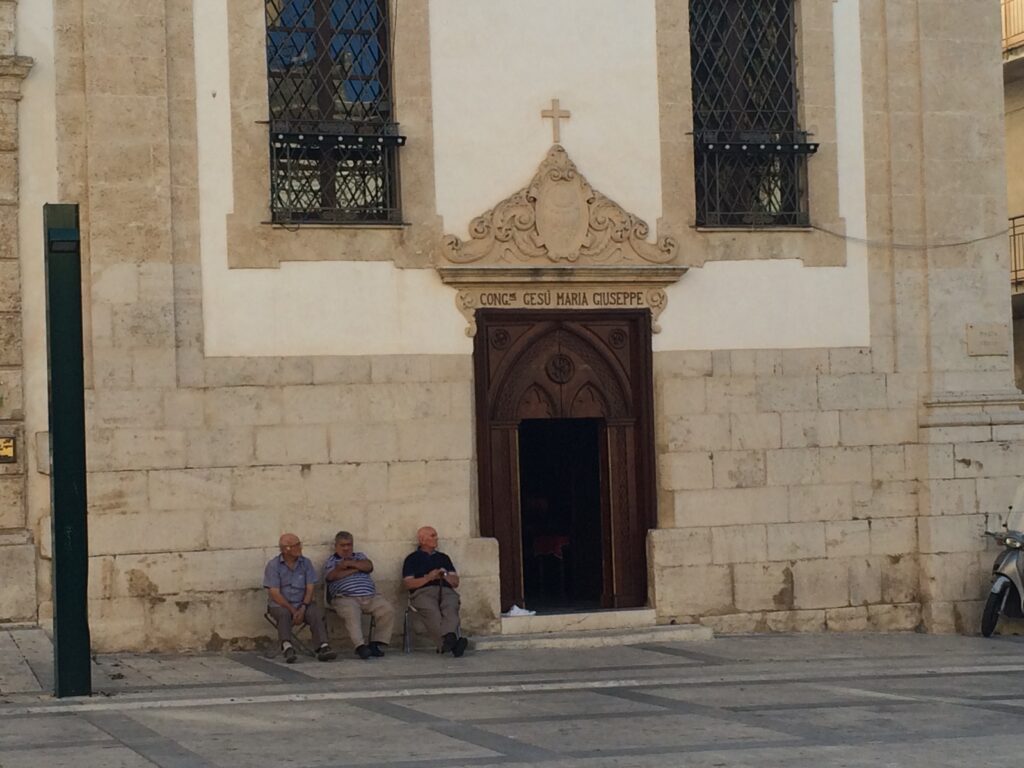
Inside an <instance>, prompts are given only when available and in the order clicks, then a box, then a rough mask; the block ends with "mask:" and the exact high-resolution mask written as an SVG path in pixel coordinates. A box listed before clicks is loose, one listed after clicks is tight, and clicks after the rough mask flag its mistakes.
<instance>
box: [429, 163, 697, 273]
mask: <svg viewBox="0 0 1024 768" xmlns="http://www.w3.org/2000/svg"><path fill="white" fill-rule="evenodd" d="M469 231H470V239H469V240H468V241H466V242H463V241H462V240H461V239H460V238H458V237H455V236H454V235H448V236H447V237H445V238H444V241H443V244H442V260H443V261H447V262H448V263H451V264H524V263H527V264H528V263H538V262H540V263H554V264H559V263H563V264H564V263H574V262H578V263H581V264H590V265H599V264H637V265H642V264H666V263H668V262H670V261H672V260H673V259H675V258H676V254H677V251H678V244H677V243H676V241H675V240H673V239H672V238H671V237H662V238H660V239H658V240H657V241H656V242H653V243H652V242H649V241H648V239H647V238H648V236H649V233H650V229H649V227H648V226H647V223H646V222H645V221H643V220H642V219H639V218H637V217H636V216H634V215H633V214H631V213H629V212H627V211H625V210H624V209H623V208H622V207H621V206H619V205H618V204H616V203H615V202H613V201H612V200H610V199H608V198H607V197H605V196H604V195H602V194H601V193H600V192H597V191H596V190H594V188H593V187H591V186H590V184H589V183H588V182H587V180H586V179H585V178H584V177H583V174H581V173H580V172H579V170H577V168H576V165H575V164H574V163H573V162H572V160H570V159H569V155H568V153H567V152H566V151H565V149H564V148H563V147H562V146H560V145H558V144H556V145H554V146H553V147H552V148H551V150H550V151H549V152H548V155H547V157H546V158H545V159H544V162H542V163H541V165H540V168H539V169H538V171H537V173H536V175H535V176H534V177H533V180H532V181H531V182H530V184H529V186H527V187H526V188H525V189H521V190H519V191H518V192H516V193H515V194H514V195H512V196H511V197H508V198H506V199H505V200H502V201H501V202H500V203H498V204H497V205H496V206H494V207H493V208H492V209H491V210H489V211H487V213H485V214H483V215H482V216H478V217H477V218H475V219H474V220H473V221H472V223H471V224H470V228H469Z"/></svg>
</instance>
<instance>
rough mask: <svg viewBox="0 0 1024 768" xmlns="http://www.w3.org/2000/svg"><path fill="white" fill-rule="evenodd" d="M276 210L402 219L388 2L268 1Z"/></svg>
mask: <svg viewBox="0 0 1024 768" xmlns="http://www.w3.org/2000/svg"><path fill="white" fill-rule="evenodd" d="M266 20H267V72H268V83H269V91H270V210H271V215H272V218H273V221H274V222H276V223H283V224H288V223H292V224H301V223H316V224H373V223H399V222H400V221H401V209H400V205H399V196H398V191H399V189H398V150H399V147H401V146H402V145H403V144H404V143H405V137H403V136H401V135H400V134H399V130H398V124H397V123H396V122H395V120H394V101H393V93H392V79H391V35H390V29H389V25H388V0H266Z"/></svg>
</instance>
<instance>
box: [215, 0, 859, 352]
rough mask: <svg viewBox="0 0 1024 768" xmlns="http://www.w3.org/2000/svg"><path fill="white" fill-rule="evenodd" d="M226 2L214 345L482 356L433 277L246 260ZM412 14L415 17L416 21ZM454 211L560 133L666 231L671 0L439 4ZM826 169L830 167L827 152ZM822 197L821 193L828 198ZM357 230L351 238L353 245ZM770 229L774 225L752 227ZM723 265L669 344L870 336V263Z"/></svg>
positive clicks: (854, 206) (848, 96) (851, 101)
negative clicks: (662, 119)
mask: <svg viewBox="0 0 1024 768" xmlns="http://www.w3.org/2000/svg"><path fill="white" fill-rule="evenodd" d="M857 5H858V3H857V0H836V2H835V4H834V6H833V7H834V13H835V17H834V23H835V30H836V45H835V63H836V72H837V83H836V89H837V94H841V96H842V98H839V99H837V101H838V103H839V105H840V107H839V115H838V122H839V152H840V169H839V170H840V189H841V196H842V197H841V213H842V215H844V216H845V217H846V219H847V231H848V233H849V234H851V235H858V234H863V232H864V230H865V224H864V221H865V213H864V209H865V206H864V151H863V112H862V98H861V92H862V77H861V58H860V41H859V31H860V24H859V15H858V10H857ZM226 14H227V11H226V7H225V0H207V1H206V2H204V3H197V4H196V5H195V21H196V23H195V30H196V32H195V43H196V64H197V67H196V68H197V94H198V104H197V111H198V127H199V173H200V177H199V184H200V243H201V248H202V265H203V306H204V324H205V330H206V353H207V354H208V355H253V356H259V355H307V354H340V355H344V354H368V353H375V354H389V353H393V354H399V353H415V352H419V353H467V352H469V350H470V344H469V341H468V340H467V339H466V338H465V336H464V334H463V329H464V322H463V320H462V318H461V316H460V315H459V314H458V313H457V312H456V311H455V309H454V291H452V290H451V289H448V288H446V287H444V286H443V285H442V284H441V283H440V281H439V279H438V278H437V277H436V275H435V274H434V273H433V271H432V270H399V269H395V268H394V267H393V266H391V265H390V264H389V263H386V262H372V263H365V262H362V263H354V262H348V263H308V264H306V263H285V264H284V265H282V267H281V268H280V269H279V270H229V269H228V268H227V258H226V228H225V216H226V215H227V214H228V213H229V212H230V211H231V210H232V190H231V178H232V175H231V166H230V162H231V161H230V157H231V153H230V142H231V133H230V115H229V112H228V104H227V102H226V100H225V99H216V98H214V97H213V94H214V93H227V92H229V91H228V83H229V78H230V73H229V68H228V59H227V54H226V41H227V16H226ZM398 23H399V24H401V16H400V14H399V19H398ZM430 29H431V67H432V76H433V83H432V89H433V99H434V101H433V109H434V141H435V176H436V192H437V201H438V212H439V213H440V215H441V216H442V218H443V220H444V226H445V230H446V231H447V232H451V233H454V234H459V235H462V236H464V235H465V234H466V232H467V227H468V224H469V221H470V220H471V219H472V218H473V217H474V216H476V215H478V214H480V213H482V212H483V211H484V210H486V209H487V208H488V207H490V206H491V205H493V204H494V203H496V202H498V201H499V200H501V199H503V198H504V197H505V196H507V195H508V194H510V193H512V192H514V191H515V190H516V189H518V188H520V187H521V186H523V185H524V184H525V183H526V182H527V181H528V180H529V179H530V177H531V175H532V174H533V172H534V171H535V169H536V167H537V165H538V164H539V163H540V161H541V160H542V159H543V157H544V155H545V153H546V151H547V149H548V148H549V147H550V145H551V142H552V131H551V121H550V120H543V119H542V118H541V116H540V112H541V110H542V109H544V108H546V107H548V106H549V104H550V100H551V99H552V98H559V99H560V100H561V103H562V107H563V108H564V109H569V110H570V111H571V112H572V117H571V118H570V119H569V120H568V121H564V122H563V126H562V138H561V141H562V144H563V145H564V146H565V147H566V148H567V149H568V151H569V153H570V155H571V156H572V157H573V159H574V160H575V161H576V163H577V165H578V166H579V167H580V169H581V171H582V172H583V173H584V174H585V175H586V176H587V178H588V179H589V180H590V181H591V183H592V184H594V186H595V187H596V188H597V189H600V190H601V191H602V192H604V193H605V194H606V195H608V196H610V197H611V198H613V199H615V200H616V201H617V202H619V203H620V204H621V205H623V206H624V207H625V208H626V209H627V210H629V211H631V212H634V213H636V214H638V215H639V216H641V217H642V218H644V219H646V220H647V221H648V222H650V223H652V224H653V223H654V222H656V221H657V219H658V217H659V216H660V214H661V186H662V185H661V180H660V152H659V132H658V122H659V121H658V91H657V87H658V85H657V51H656V28H655V6H654V0H630V2H628V3H623V2H621V0H516V2H515V3H510V2H507V0H430ZM812 162H813V160H812ZM811 194H812V197H813V190H812V191H811ZM343 236H344V235H343V234H342V233H339V238H342V237H343ZM752 236H756V235H752ZM847 259H848V264H847V266H846V267H843V268H804V267H803V266H802V265H801V264H800V263H799V262H796V261H792V262H790V261H754V262H717V263H712V264H709V265H708V266H707V267H705V268H703V269H699V270H698V269H695V270H691V271H690V272H689V273H688V274H687V275H686V276H685V277H684V278H683V280H682V281H681V282H680V283H679V284H678V285H676V286H674V287H672V288H671V289H670V301H669V308H668V310H667V311H666V312H665V314H664V315H663V316H662V322H661V324H662V327H663V329H664V330H663V332H662V333H661V334H660V335H659V336H657V337H655V349H656V350H659V351H660V350H684V349H741V348H780V347H836V346H862V345H867V344H868V343H869V324H868V319H869V318H868V296H867V266H866V256H865V254H864V252H863V248H862V247H861V246H859V245H856V244H853V243H851V244H849V245H848V249H847Z"/></svg>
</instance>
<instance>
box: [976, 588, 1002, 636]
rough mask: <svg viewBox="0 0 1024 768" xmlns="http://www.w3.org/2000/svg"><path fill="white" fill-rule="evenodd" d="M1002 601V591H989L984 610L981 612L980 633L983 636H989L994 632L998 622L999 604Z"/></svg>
mask: <svg viewBox="0 0 1024 768" xmlns="http://www.w3.org/2000/svg"><path fill="white" fill-rule="evenodd" d="M1002 602H1003V595H1002V593H1000V592H989V595H988V600H986V601H985V610H984V611H982V612H981V634H982V635H983V636H984V637H990V636H991V635H992V633H993V632H995V629H996V624H997V623H998V622H999V606H1000V605H1001V604H1002Z"/></svg>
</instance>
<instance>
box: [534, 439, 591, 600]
mask: <svg viewBox="0 0 1024 768" xmlns="http://www.w3.org/2000/svg"><path fill="white" fill-rule="evenodd" d="M603 432H604V422H603V420H602V419H526V420H524V421H522V422H520V425H519V490H520V494H519V498H520V500H521V516H522V517H521V519H522V527H521V530H522V547H523V550H522V551H523V591H524V598H525V602H526V607H527V608H530V609H531V610H536V611H564V610H587V609H594V608H600V607H601V602H602V601H601V598H602V593H603V591H604V581H603V579H604V575H603V562H604V557H603V554H604V553H603V535H602V528H603V519H602V500H601V448H600V440H601V436H602V434H603Z"/></svg>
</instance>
